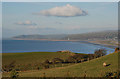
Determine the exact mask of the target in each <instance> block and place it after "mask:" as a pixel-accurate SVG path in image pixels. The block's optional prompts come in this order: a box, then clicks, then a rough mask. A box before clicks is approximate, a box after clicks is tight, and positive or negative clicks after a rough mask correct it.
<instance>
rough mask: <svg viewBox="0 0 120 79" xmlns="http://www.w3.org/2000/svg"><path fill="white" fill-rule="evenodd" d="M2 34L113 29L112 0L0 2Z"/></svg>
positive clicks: (42, 33) (114, 16)
mask: <svg viewBox="0 0 120 79" xmlns="http://www.w3.org/2000/svg"><path fill="white" fill-rule="evenodd" d="M2 7H3V19H2V21H3V37H12V36H16V35H23V34H24V35H28V34H41V35H45V34H78V33H85V32H94V31H104V30H117V27H118V26H117V25H118V23H117V20H118V19H117V18H118V16H117V13H118V11H117V10H118V7H117V3H115V2H114V3H113V2H106V3H105V2H99V3H95V2H84V3H83V2H76V3H75V2H73V3H68V2H66V3H65V2H58V3H55V2H54V3H51V2H47V3H45V2H37V3H36V2H31V3H30V2H28V3H27V2H26V3H24V2H21V3H20V2H19V3H18V2H11V3H7V2H4V3H3V4H2Z"/></svg>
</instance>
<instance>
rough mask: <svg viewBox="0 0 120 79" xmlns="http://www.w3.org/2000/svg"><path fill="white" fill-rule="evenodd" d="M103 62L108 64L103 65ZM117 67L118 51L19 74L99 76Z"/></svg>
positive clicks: (31, 75)
mask: <svg viewBox="0 0 120 79" xmlns="http://www.w3.org/2000/svg"><path fill="white" fill-rule="evenodd" d="M64 56H65V55H64ZM103 62H106V63H107V64H109V65H108V66H107V67H103ZM117 69H118V53H112V54H109V55H106V56H103V57H100V58H97V59H93V60H90V61H86V62H83V63H78V64H73V65H70V66H66V67H57V68H51V69H43V70H33V71H26V72H20V73H19V75H20V77H42V76H43V74H44V75H45V76H46V77H66V76H67V77H83V76H84V75H85V74H86V75H87V77H101V76H103V75H104V74H105V73H106V72H110V71H116V70H117ZM3 76H9V74H8V73H4V74H3Z"/></svg>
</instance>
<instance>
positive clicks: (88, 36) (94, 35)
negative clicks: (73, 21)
mask: <svg viewBox="0 0 120 79" xmlns="http://www.w3.org/2000/svg"><path fill="white" fill-rule="evenodd" d="M117 37H118V31H117V30H112V31H102V32H90V33H82V34H59V35H19V36H15V37H13V38H14V39H47V40H56V39H57V40H68V38H69V39H70V40H98V39H99V40H106V39H109V40H117Z"/></svg>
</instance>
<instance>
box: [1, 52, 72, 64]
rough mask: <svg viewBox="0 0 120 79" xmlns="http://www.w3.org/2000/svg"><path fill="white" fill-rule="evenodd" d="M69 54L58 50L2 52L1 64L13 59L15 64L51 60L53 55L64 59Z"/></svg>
mask: <svg viewBox="0 0 120 79" xmlns="http://www.w3.org/2000/svg"><path fill="white" fill-rule="evenodd" d="M70 55H71V54H69V53H60V52H31V53H29V52H28V53H27V52H26V53H3V54H2V61H3V65H4V64H9V63H11V62H12V61H15V62H16V64H36V63H41V62H44V61H45V60H46V59H48V60H52V59H53V58H55V57H56V58H61V59H66V58H68V57H69V56H70Z"/></svg>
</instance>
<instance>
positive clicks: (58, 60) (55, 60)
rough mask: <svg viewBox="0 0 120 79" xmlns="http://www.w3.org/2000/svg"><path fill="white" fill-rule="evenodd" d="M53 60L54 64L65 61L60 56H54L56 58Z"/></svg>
mask: <svg viewBox="0 0 120 79" xmlns="http://www.w3.org/2000/svg"><path fill="white" fill-rule="evenodd" d="M52 62H53V63H54V64H57V63H63V62H64V60H62V59H60V58H54V59H52Z"/></svg>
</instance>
